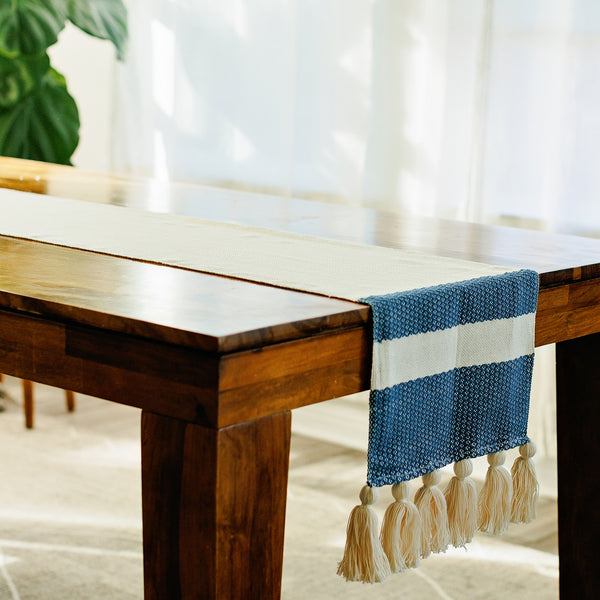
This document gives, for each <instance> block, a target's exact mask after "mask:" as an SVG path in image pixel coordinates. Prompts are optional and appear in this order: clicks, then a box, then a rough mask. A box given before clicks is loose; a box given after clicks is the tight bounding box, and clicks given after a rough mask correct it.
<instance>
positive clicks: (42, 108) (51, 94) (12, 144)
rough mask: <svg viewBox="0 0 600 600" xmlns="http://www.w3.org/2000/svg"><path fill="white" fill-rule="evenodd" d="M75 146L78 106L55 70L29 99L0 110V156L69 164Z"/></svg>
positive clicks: (77, 127) (27, 97)
mask: <svg viewBox="0 0 600 600" xmlns="http://www.w3.org/2000/svg"><path fill="white" fill-rule="evenodd" d="M78 143H79V113H78V111H77V105H76V104H75V101H74V100H73V98H72V97H71V95H70V94H69V92H68V91H67V87H66V85H65V79H64V77H63V76H62V75H61V74H60V73H58V72H57V71H55V70H54V69H49V70H48V71H47V72H46V74H45V76H44V77H43V78H42V80H41V82H40V84H39V85H38V86H37V87H36V88H35V89H34V90H33V92H31V93H30V94H29V95H28V96H26V97H25V98H23V99H22V100H21V101H20V102H18V103H17V104H15V105H14V106H12V107H11V108H8V109H4V110H0V155H3V156H13V157H16V158H29V159H32V160H41V161H45V162H52V163H60V164H71V163H70V159H71V156H72V154H73V152H74V151H75V148H76V147H77V144H78Z"/></svg>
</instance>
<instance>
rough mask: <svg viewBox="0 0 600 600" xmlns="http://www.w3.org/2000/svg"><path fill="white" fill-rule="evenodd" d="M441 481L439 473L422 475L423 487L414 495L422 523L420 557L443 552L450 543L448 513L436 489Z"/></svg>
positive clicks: (444, 500)
mask: <svg viewBox="0 0 600 600" xmlns="http://www.w3.org/2000/svg"><path fill="white" fill-rule="evenodd" d="M440 480H441V475H440V473H439V471H433V472H432V473H427V475H423V487H421V488H419V489H418V490H417V493H416V494H415V504H416V506H417V508H418V509H419V512H420V513H421V519H422V521H423V524H422V529H421V557H422V558H427V557H428V556H429V555H430V554H431V553H432V552H445V551H446V550H447V548H448V544H449V543H450V531H449V529H448V512H447V507H446V499H445V498H444V494H442V491H441V490H440V489H439V488H438V487H437V484H438V483H439V482H440Z"/></svg>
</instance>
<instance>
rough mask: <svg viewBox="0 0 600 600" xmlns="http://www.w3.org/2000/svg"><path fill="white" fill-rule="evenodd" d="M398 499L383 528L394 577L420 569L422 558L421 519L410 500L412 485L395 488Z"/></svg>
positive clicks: (390, 506)
mask: <svg viewBox="0 0 600 600" xmlns="http://www.w3.org/2000/svg"><path fill="white" fill-rule="evenodd" d="M392 495H393V496H394V498H395V499H396V501H395V502H392V504H390V505H389V506H388V508H387V510H386V511H385V516H384V517H383V524H382V526H381V535H380V538H381V545H382V546H383V550H384V552H385V553H386V555H387V557H388V560H389V561H390V567H391V569H392V573H399V572H400V571H404V570H405V569H407V568H411V567H416V566H418V564H419V559H420V557H421V515H420V514H419V511H418V510H417V507H416V506H415V505H414V504H413V503H412V502H411V501H410V500H409V498H408V497H409V495H410V483H408V481H403V482H402V483H395V484H394V485H393V486H392Z"/></svg>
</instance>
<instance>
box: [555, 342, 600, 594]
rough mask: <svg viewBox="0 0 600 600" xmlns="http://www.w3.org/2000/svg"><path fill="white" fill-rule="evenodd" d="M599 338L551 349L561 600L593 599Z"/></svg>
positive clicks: (596, 582)
mask: <svg viewBox="0 0 600 600" xmlns="http://www.w3.org/2000/svg"><path fill="white" fill-rule="evenodd" d="M599 354H600V334H595V335H588V336H586V337H582V338H579V339H575V340H568V341H563V342H560V343H559V344H557V346H556V365H557V400H556V423H557V436H558V527H559V536H558V543H559V555H560V579H559V583H560V598H561V600H570V599H573V600H575V599H579V598H595V597H596V596H597V592H598V589H600V572H599V571H598V568H597V560H596V556H597V548H598V539H597V538H598V531H600V513H599V512H598V506H597V505H598V497H597V496H598V494H597V491H598V482H597V480H596V477H595V473H596V471H597V468H598V457H599V456H600V438H599V436H598V433H597V426H598V422H600V408H599V406H600V405H599V403H598V390H599V389H600V370H599V369H598V356H599Z"/></svg>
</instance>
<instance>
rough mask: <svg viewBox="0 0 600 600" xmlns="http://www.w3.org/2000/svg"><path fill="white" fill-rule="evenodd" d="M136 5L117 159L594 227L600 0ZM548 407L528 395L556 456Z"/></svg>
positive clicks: (197, 176) (598, 219) (187, 174)
mask: <svg viewBox="0 0 600 600" xmlns="http://www.w3.org/2000/svg"><path fill="white" fill-rule="evenodd" d="M128 7H129V13H130V33H131V40H130V52H129V59H128V62H127V63H126V64H125V65H124V66H123V67H122V68H120V72H119V83H120V85H119V91H118V94H119V99H118V102H117V103H116V105H117V107H118V110H117V115H116V117H117V118H116V120H115V134H114V141H115V143H114V156H113V160H114V166H115V168H117V169H119V170H129V171H131V172H141V173H145V174H152V175H154V176H156V177H159V178H164V179H176V180H191V181H199V182H210V183H219V184H226V185H227V184H232V185H237V186H244V187H249V188H254V189H260V190H263V191H272V192H274V193H278V194H293V195H296V196H300V197H308V198H317V199H330V200H334V201H344V202H349V203H354V204H364V205H369V206H376V207H385V208H389V207H391V208H396V209H402V210H406V211H410V212H412V213H418V214H427V215H441V216H447V217H453V218H461V219H471V220H479V221H488V222H490V221H500V222H511V220H512V219H527V223H528V224H530V225H531V224H533V225H540V224H542V223H544V224H545V226H548V227H553V226H555V225H560V227H561V228H562V229H563V230H564V229H570V230H573V231H578V232H586V231H600V202H597V201H596V197H595V196H596V192H597V190H598V189H600V169H599V168H598V165H599V164H600V144H599V143H598V141H599V139H600V137H599V134H600V111H599V110H598V107H599V106H600V3H599V2H597V1H596V0H528V1H527V2H523V1H522V0H496V1H494V0H220V1H219V2H215V1H213V0H128ZM545 360H547V361H549V362H551V361H552V356H551V355H550V356H549V358H547V359H545ZM536 385H537V384H536ZM540 385H541V387H545V386H546V385H547V383H546V381H545V380H541V381H540ZM551 393H552V392H551V390H550V391H547V390H544V391H543V395H546V396H547V395H548V394H550V395H551ZM552 407H553V403H552V402H546V403H539V404H538V403H535V404H534V407H533V411H534V417H535V423H537V425H538V426H539V427H538V426H536V429H540V431H541V433H537V434H535V433H534V435H536V437H537V439H538V441H539V440H540V438H541V440H542V446H543V447H544V448H545V450H546V452H548V453H551V454H552V453H553V436H552V435H551V432H552V430H553V422H554V415H553V412H552V411H553V408H552Z"/></svg>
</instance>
